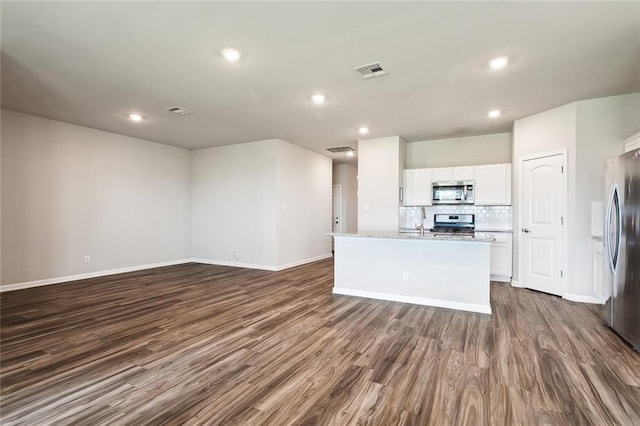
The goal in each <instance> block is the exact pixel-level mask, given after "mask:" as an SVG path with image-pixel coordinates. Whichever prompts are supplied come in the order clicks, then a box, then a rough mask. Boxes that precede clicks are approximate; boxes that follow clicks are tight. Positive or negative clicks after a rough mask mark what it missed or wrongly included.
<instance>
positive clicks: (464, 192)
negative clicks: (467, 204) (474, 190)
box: [462, 185, 467, 201]
mask: <svg viewBox="0 0 640 426" xmlns="http://www.w3.org/2000/svg"><path fill="white" fill-rule="evenodd" d="M462 187H463V188H464V189H463V190H462V193H463V194H464V200H465V201H467V185H462Z"/></svg>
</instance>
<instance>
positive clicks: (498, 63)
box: [489, 56, 509, 70]
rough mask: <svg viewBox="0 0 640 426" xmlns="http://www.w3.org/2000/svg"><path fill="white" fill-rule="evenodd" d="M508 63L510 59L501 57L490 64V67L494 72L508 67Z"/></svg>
mask: <svg viewBox="0 0 640 426" xmlns="http://www.w3.org/2000/svg"><path fill="white" fill-rule="evenodd" d="M508 63H509V58H507V57H506V56H501V57H499V58H495V59H492V60H491V62H489V66H490V67H491V68H492V69H494V70H499V69H502V68H504V67H505V66H507V64H508Z"/></svg>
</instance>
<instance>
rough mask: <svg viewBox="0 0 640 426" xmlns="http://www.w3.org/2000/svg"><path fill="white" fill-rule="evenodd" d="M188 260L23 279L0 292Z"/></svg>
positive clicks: (3, 287) (0, 289)
mask: <svg viewBox="0 0 640 426" xmlns="http://www.w3.org/2000/svg"><path fill="white" fill-rule="evenodd" d="M190 262H193V259H180V260H170V261H168V262H159V263H150V264H147V265H138V266H129V267H126V268H118V269H107V270H104V271H97V272H88V273H86V274H78V275H67V276H64V277H56V278H47V279H45V280H37V281H25V282H21V283H15V284H7V285H1V286H0V292H4V291H12V290H20V289H23V288H31V287H40V286H43V285H50V284H60V283H66V282H69V281H77V280H84V279H87V278H97V277H104V276H106V275H114V274H122V273H124V272H135V271H141V270H144V269H151V268H159V267H162V266H172V265H180V264H182V263H190Z"/></svg>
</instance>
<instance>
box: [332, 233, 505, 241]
mask: <svg viewBox="0 0 640 426" xmlns="http://www.w3.org/2000/svg"><path fill="white" fill-rule="evenodd" d="M327 235H332V236H334V237H355V238H385V239H393V240H425V241H460V242H466V243H491V242H493V241H495V238H493V237H487V236H484V235H482V236H471V235H457V234H432V233H429V232H425V233H424V236H421V235H420V234H419V233H417V232H394V231H361V232H357V233H348V232H347V233H345V232H330V233H328V234H327Z"/></svg>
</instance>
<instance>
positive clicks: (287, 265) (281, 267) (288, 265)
mask: <svg viewBox="0 0 640 426" xmlns="http://www.w3.org/2000/svg"><path fill="white" fill-rule="evenodd" d="M330 257H333V254H332V253H327V254H323V255H320V256H316V257H310V258H307V259H302V260H297V261H295V262H291V263H285V264H284V265H278V266H276V271H282V270H284V269H289V268H293V267H294V266H300V265H305V264H307V263H311V262H317V261H318V260H322V259H328V258H330Z"/></svg>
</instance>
